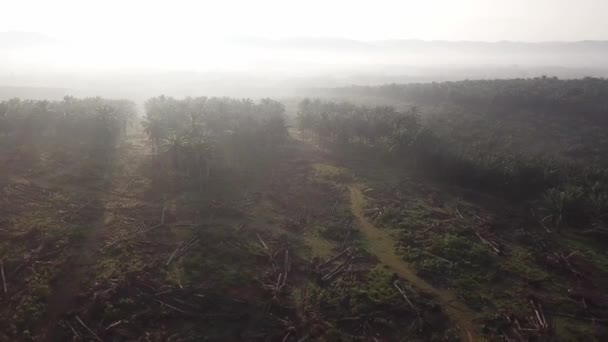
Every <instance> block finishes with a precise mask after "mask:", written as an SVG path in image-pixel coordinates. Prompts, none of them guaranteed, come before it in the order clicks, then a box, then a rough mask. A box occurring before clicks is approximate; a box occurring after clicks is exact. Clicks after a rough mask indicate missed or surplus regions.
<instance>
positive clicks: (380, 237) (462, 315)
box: [349, 184, 478, 341]
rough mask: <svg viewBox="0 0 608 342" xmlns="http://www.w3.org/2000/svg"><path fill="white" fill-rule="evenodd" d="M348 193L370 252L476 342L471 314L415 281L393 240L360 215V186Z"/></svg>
mask: <svg viewBox="0 0 608 342" xmlns="http://www.w3.org/2000/svg"><path fill="white" fill-rule="evenodd" d="M349 191H350V202H351V211H352V214H353V215H354V216H355V217H356V218H357V221H358V222H359V227H360V229H361V231H362V233H363V234H364V236H365V237H366V239H367V241H368V242H369V247H370V252H371V253H372V254H374V255H376V257H378V259H379V260H380V261H381V262H382V263H383V264H385V265H386V266H388V267H390V268H391V269H392V270H393V272H395V273H396V274H397V275H399V276H400V277H402V278H404V279H406V280H407V281H409V282H410V283H412V284H413V286H414V287H416V288H418V289H419V290H421V291H423V292H426V293H429V294H431V295H433V296H434V297H435V299H436V300H438V301H439V303H440V304H441V305H442V307H443V308H444V310H445V312H446V313H447V315H448V316H449V317H450V319H451V320H452V321H453V322H454V323H456V325H458V326H459V328H460V329H461V338H462V339H463V340H468V341H477V340H478V337H477V335H476V329H475V325H474V324H473V322H472V321H473V319H474V318H475V313H474V312H473V311H472V310H470V309H469V308H468V307H466V305H464V304H463V303H461V302H459V300H458V299H457V298H456V296H454V294H452V293H451V292H449V291H446V290H440V289H437V288H435V287H433V286H432V285H431V284H429V283H427V282H426V281H425V280H424V279H422V278H420V277H418V276H417V275H416V273H415V272H414V271H413V270H412V268H411V266H410V265H409V264H408V263H407V262H405V261H404V260H403V259H402V258H401V257H399V256H398V255H397V254H396V253H395V251H394V239H393V238H392V237H391V236H390V235H389V234H388V233H387V232H385V231H383V230H381V229H380V228H377V227H375V226H374V225H373V224H372V223H370V222H369V220H368V219H367V218H366V217H365V215H364V214H363V210H364V208H365V196H364V195H363V192H362V191H361V186H360V185H357V184H354V185H349Z"/></svg>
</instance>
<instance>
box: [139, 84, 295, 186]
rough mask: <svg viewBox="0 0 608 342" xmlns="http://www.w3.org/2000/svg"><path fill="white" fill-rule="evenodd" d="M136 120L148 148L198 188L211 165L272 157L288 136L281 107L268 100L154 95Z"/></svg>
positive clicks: (234, 164)
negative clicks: (141, 115) (187, 176)
mask: <svg viewBox="0 0 608 342" xmlns="http://www.w3.org/2000/svg"><path fill="white" fill-rule="evenodd" d="M145 111H146V112H145V116H144V120H143V122H142V124H143V126H144V130H145V132H146V134H147V135H148V137H149V139H150V142H151V144H152V148H153V150H154V151H155V152H156V153H157V155H158V156H159V157H161V158H164V159H166V160H170V163H169V164H170V166H171V169H172V170H173V171H177V172H180V173H183V174H187V175H190V176H191V177H195V178H196V179H197V180H198V184H199V188H200V189H202V187H203V185H204V184H205V183H207V182H208V179H209V175H210V173H211V169H212V168H213V167H232V168H233V169H234V168H239V167H241V166H252V165H255V164H261V163H263V162H264V161H265V160H266V159H269V158H272V156H273V153H274V152H276V151H277V149H279V148H280V147H281V146H282V145H283V143H284V142H285V141H286V139H287V137H288V133H287V126H286V123H285V108H284V106H283V105H282V104H281V103H279V102H277V101H273V100H270V99H262V100H260V101H259V102H258V103H255V102H253V101H252V100H250V99H233V98H226V97H223V98H215V97H211V98H208V97H197V98H192V97H187V98H184V99H176V98H173V97H167V96H158V97H154V98H151V99H149V100H147V101H146V102H145Z"/></svg>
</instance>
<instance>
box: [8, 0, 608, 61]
mask: <svg viewBox="0 0 608 342" xmlns="http://www.w3.org/2000/svg"><path fill="white" fill-rule="evenodd" d="M0 1H1V2H3V3H2V4H1V5H0V32H3V31H25V32H36V33H42V34H45V35H47V36H50V37H52V38H54V39H57V40H58V41H59V42H60V45H61V46H58V47H55V50H45V52H43V53H37V52H36V51H28V50H21V51H19V52H13V54H12V55H11V56H9V57H7V58H6V59H5V61H3V60H2V59H1V58H0V62H2V63H5V66H8V67H11V65H13V64H14V65H17V64H19V65H26V66H27V67H31V66H34V65H40V66H41V67H47V66H51V67H53V66H54V67H57V68H64V67H69V68H71V69H77V68H79V67H82V68H91V67H97V68H104V67H114V68H116V67H138V68H159V67H160V68H174V69H175V68H188V69H199V70H200V69H205V66H208V65H213V66H220V65H221V66H229V67H230V68H232V69H241V70H242V69H250V68H255V67H259V66H260V65H264V64H266V65H270V66H272V64H273V60H275V57H276V56H273V58H269V57H268V56H269V55H271V54H276V52H272V53H269V52H265V51H251V50H247V51H246V52H244V50H239V49H240V48H239V46H238V44H233V43H234V42H235V41H237V40H239V39H241V40H242V39H243V37H248V38H252V39H254V38H267V39H282V38H292V37H316V38H319V37H321V38H323V37H327V38H348V39H355V40H388V39H423V40H476V41H499V40H513V41H558V40H561V41H572V40H604V39H608V20H605V15H606V13H608V0H577V1H573V0H395V1H393V0H374V1H358V0H333V1H332V0H306V1H303V0H297V1H293V0H255V1H252V0H216V1H205V0H198V1H197V0H172V1H158V0H98V1H91V0H52V1H50V0H0ZM230 42H232V43H230ZM281 53H289V52H288V51H287V52H281ZM245 57H246V58H245ZM280 57H282V58H289V59H290V60H292V61H294V62H297V59H298V58H303V59H307V60H308V61H310V60H311V59H313V58H312V57H311V56H303V55H301V54H300V55H299V54H293V55H288V56H280ZM325 57H327V56H325ZM6 60H8V62H7V61H6Z"/></svg>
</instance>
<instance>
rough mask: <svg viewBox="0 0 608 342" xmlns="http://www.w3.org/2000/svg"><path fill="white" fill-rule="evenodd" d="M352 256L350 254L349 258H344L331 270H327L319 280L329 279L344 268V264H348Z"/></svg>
mask: <svg viewBox="0 0 608 342" xmlns="http://www.w3.org/2000/svg"><path fill="white" fill-rule="evenodd" d="M353 259H354V258H353V257H352V256H350V257H349V258H347V259H346V260H344V262H342V263H341V264H340V265H338V266H336V267H335V268H334V269H332V270H331V271H329V273H327V274H326V275H324V276H323V277H322V278H321V280H322V281H327V280H330V279H331V278H333V277H334V276H336V275H337V274H338V273H340V272H342V271H343V270H344V268H346V266H348V265H349V264H350V263H351V262H352V261H353Z"/></svg>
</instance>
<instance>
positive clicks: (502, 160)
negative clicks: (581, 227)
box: [297, 99, 608, 227]
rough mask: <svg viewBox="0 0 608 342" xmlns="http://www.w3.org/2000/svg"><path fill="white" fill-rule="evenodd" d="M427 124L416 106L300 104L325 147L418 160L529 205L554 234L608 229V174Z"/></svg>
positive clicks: (457, 180) (305, 127) (308, 133)
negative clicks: (460, 139) (604, 225)
mask: <svg viewBox="0 0 608 342" xmlns="http://www.w3.org/2000/svg"><path fill="white" fill-rule="evenodd" d="M422 119H423V118H422V117H421V115H420V114H419V110H418V109H417V108H416V107H412V108H410V109H409V110H406V111H397V110H396V109H394V108H392V107H387V106H359V105H353V104H350V103H347V102H332V101H322V100H318V99H315V100H311V99H304V100H303V101H301V102H300V104H299V107H298V114H297V121H298V127H299V129H300V131H301V134H302V135H303V136H304V137H305V138H308V139H311V140H314V141H316V142H318V143H319V144H322V145H324V146H326V147H329V148H336V149H339V148H341V147H344V146H350V147H355V148H358V149H359V150H360V151H364V150H371V151H373V153H375V154H382V155H385V156H387V158H389V159H391V160H394V161H395V160H396V161H408V162H411V161H414V165H415V166H416V167H417V168H419V169H422V170H423V171H424V172H425V174H428V175H433V176H435V177H437V178H439V179H442V180H444V181H447V182H449V183H454V184H460V185H464V186H467V187H470V188H474V189H479V190H483V191H489V192H493V193H496V194H500V195H501V196H505V197H508V198H511V199H516V200H531V201H533V202H534V203H535V205H536V206H537V207H538V208H539V209H540V211H541V212H544V213H545V215H544V216H543V219H544V221H546V222H553V225H554V226H556V227H559V226H561V225H562V224H563V223H564V222H570V223H573V222H578V223H580V222H587V223H589V222H596V223H597V222H606V219H607V218H608V170H607V169H605V168H601V167H598V166H591V165H586V164H584V163H574V162H567V161H564V160H556V159H551V158H538V157H530V156H526V155H524V154H514V153H507V152H505V151H503V150H497V151H491V150H488V149H485V148H480V147H479V145H474V144H473V145H469V144H465V143H462V144H454V143H453V142H452V141H450V142H448V141H447V140H446V139H444V138H443V137H442V136H441V135H440V134H437V132H436V131H435V130H434V129H433V128H431V127H430V126H429V125H427V124H426V123H425V122H424V120H422ZM471 138H473V139H474V138H475V137H474V136H472V137H471ZM409 164H412V163H409Z"/></svg>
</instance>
